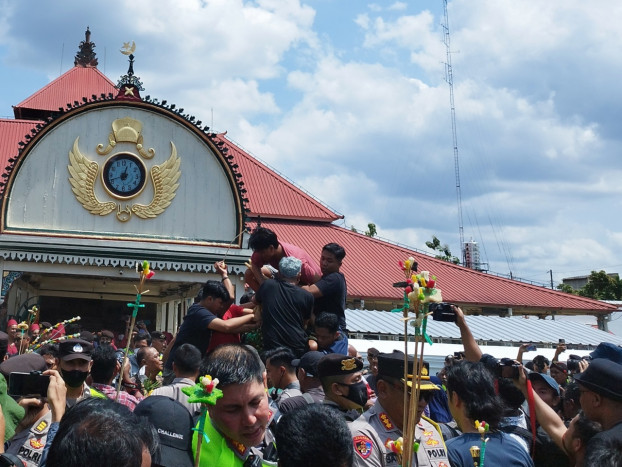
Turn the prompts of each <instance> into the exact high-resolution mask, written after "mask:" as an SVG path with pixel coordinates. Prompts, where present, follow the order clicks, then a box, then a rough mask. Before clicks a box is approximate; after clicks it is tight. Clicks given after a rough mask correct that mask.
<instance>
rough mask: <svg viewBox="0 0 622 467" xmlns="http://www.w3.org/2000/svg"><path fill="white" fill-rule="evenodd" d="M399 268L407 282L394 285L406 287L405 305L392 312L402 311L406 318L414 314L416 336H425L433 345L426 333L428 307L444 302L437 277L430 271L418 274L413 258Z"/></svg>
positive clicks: (413, 323)
mask: <svg viewBox="0 0 622 467" xmlns="http://www.w3.org/2000/svg"><path fill="white" fill-rule="evenodd" d="M399 266H400V268H401V269H402V271H404V275H405V278H406V281H405V282H398V283H397V284H393V285H394V286H395V287H398V286H403V287H404V304H403V306H402V308H397V309H395V310H391V311H394V312H399V311H402V312H404V315H405V316H406V315H407V313H408V311H411V312H414V313H415V318H414V319H412V318H409V319H410V320H411V323H410V324H411V326H413V327H414V328H415V335H416V336H423V337H424V338H425V340H426V342H427V343H428V344H430V345H432V339H430V337H429V336H428V334H427V332H426V329H427V324H428V314H429V313H428V305H429V304H430V303H440V302H442V301H443V295H442V292H441V289H439V288H437V287H436V276H434V275H431V274H430V272H429V271H421V272H420V273H418V274H417V262H416V261H415V259H414V258H413V257H412V256H411V257H410V258H408V259H407V260H405V261H404V262H402V261H400V262H399Z"/></svg>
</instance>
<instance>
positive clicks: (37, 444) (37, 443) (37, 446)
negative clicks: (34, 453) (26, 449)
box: [30, 438, 45, 449]
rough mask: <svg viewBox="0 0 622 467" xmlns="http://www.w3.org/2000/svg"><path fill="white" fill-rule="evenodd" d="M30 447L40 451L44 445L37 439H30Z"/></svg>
mask: <svg viewBox="0 0 622 467" xmlns="http://www.w3.org/2000/svg"><path fill="white" fill-rule="evenodd" d="M30 445H31V446H32V447H33V448H34V449H41V448H42V447H44V446H45V443H42V442H41V441H39V440H38V439H34V438H33V439H31V440H30Z"/></svg>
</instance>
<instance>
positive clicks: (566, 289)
mask: <svg viewBox="0 0 622 467" xmlns="http://www.w3.org/2000/svg"><path fill="white" fill-rule="evenodd" d="M557 289H558V290H561V291H562V292H566V293H569V294H572V295H579V291H578V290H575V289H573V288H572V287H571V286H570V285H568V284H564V283H563V282H562V283H561V284H557Z"/></svg>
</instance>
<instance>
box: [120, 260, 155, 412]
mask: <svg viewBox="0 0 622 467" xmlns="http://www.w3.org/2000/svg"><path fill="white" fill-rule="evenodd" d="M136 272H137V273H138V274H139V279H140V280H139V282H138V287H136V286H134V288H135V289H136V300H135V301H134V302H133V303H128V304H127V306H128V307H129V308H131V309H132V318H131V319H130V323H129V326H128V332H127V334H128V336H129V335H130V334H129V331H130V330H131V329H134V325H135V324H136V315H138V309H139V308H144V306H145V305H144V304H142V303H140V299H141V298H142V296H143V294H146V293H147V292H149V291H148V290H144V288H145V281H146V280H147V279H151V278H152V277H153V276H154V274H155V273H154V272H153V271H152V270H151V269H150V266H149V261H147V260H144V261H140V262H137V263H136ZM130 341H131V339H129V338H128V339H127V344H126V346H125V350H124V352H123V362H122V363H121V368H124V367H125V363H126V362H127V358H128V355H129V352H130ZM122 379H123V378H119V379H118V380H117V395H116V397H115V401H117V400H119V394H120V392H121V380H122Z"/></svg>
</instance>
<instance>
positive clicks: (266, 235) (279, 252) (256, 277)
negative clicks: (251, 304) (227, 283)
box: [244, 227, 322, 292]
mask: <svg viewBox="0 0 622 467" xmlns="http://www.w3.org/2000/svg"><path fill="white" fill-rule="evenodd" d="M248 246H249V248H251V249H252V250H253V256H251V266H250V269H247V270H246V273H245V274H244V280H245V281H246V283H247V284H248V285H249V286H250V287H251V288H252V289H253V290H254V291H255V292H256V291H257V290H258V289H259V286H260V285H261V284H262V283H263V282H264V281H265V280H266V279H270V278H274V273H275V272H276V271H278V269H279V261H281V259H283V258H285V257H287V256H293V257H294V258H298V259H299V260H300V261H302V267H301V269H300V285H311V284H315V283H316V282H317V281H318V280H319V279H320V277H321V275H322V271H321V270H320V267H319V266H318V264H317V263H316V262H315V261H314V260H313V258H311V256H309V254H308V253H307V252H306V251H304V250H303V249H302V248H300V247H297V246H295V245H291V244H289V243H285V242H279V240H278V238H277V236H276V234H275V233H274V232H273V231H272V230H270V229H267V228H265V227H257V228H256V229H255V230H254V231H253V233H252V234H251V236H250V238H249V239H248Z"/></svg>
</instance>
